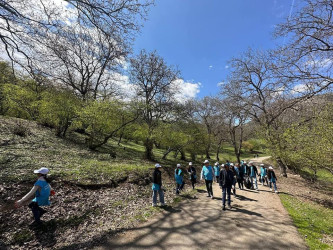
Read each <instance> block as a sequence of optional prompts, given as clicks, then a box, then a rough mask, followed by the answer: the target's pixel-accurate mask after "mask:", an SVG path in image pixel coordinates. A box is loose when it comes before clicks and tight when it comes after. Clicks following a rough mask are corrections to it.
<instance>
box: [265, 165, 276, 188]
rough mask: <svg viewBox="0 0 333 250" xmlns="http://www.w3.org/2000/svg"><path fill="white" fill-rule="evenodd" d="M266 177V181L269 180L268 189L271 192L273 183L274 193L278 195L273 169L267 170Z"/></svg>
mask: <svg viewBox="0 0 333 250" xmlns="http://www.w3.org/2000/svg"><path fill="white" fill-rule="evenodd" d="M267 177H268V180H269V188H270V190H271V191H272V183H273V185H274V191H275V193H278V191H277V187H276V181H277V178H276V175H275V172H274V169H273V167H272V166H270V167H269V168H268V171H267Z"/></svg>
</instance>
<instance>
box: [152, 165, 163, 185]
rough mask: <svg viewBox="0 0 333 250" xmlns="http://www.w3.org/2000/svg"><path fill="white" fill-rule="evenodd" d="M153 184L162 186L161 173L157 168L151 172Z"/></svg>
mask: <svg viewBox="0 0 333 250" xmlns="http://www.w3.org/2000/svg"><path fill="white" fill-rule="evenodd" d="M153 183H155V184H158V185H160V186H162V173H161V171H160V170H159V169H158V168H155V170H154V172H153Z"/></svg>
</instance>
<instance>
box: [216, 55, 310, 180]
mask: <svg viewBox="0 0 333 250" xmlns="http://www.w3.org/2000/svg"><path fill="white" fill-rule="evenodd" d="M231 65H232V71H231V74H230V75H229V78H228V80H227V81H226V83H225V84H224V85H223V86H222V93H223V94H224V95H225V96H227V97H229V98H231V99H232V100H234V101H236V102H238V103H240V104H242V105H244V107H246V109H247V110H248V112H249V115H250V116H251V118H252V119H254V120H255V121H256V122H257V123H259V124H260V125H261V126H262V128H263V129H264V131H265V135H266V139H267V141H268V142H269V144H270V149H271V152H272V154H273V156H274V157H275V158H276V160H277V162H278V164H279V166H280V170H281V173H282V174H283V175H284V176H286V175H287V174H286V164H285V163H284V162H283V157H282V151H283V148H282V147H283V144H282V143H281V130H280V120H279V117H280V116H281V115H282V114H283V113H284V112H286V111H287V110H289V109H292V108H293V107H295V105H297V104H298V103H300V102H302V101H304V100H307V99H308V98H310V97H312V96H313V95H314V94H315V93H316V92H315V91H312V92H302V93H301V94H300V93H296V92H295V85H294V81H293V79H292V78H285V77H280V74H279V73H280V72H279V70H280V69H281V67H279V64H278V62H277V61H274V60H272V56H271V54H270V52H261V51H253V50H249V51H247V52H246V53H244V55H243V56H242V57H239V58H234V59H233V60H232V61H231ZM277 69H278V70H277Z"/></svg>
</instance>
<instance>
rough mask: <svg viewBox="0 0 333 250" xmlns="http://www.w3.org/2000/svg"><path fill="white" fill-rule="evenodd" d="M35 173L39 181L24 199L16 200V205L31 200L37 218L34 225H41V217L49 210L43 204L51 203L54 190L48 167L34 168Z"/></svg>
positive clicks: (31, 207)
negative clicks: (50, 181)
mask: <svg viewBox="0 0 333 250" xmlns="http://www.w3.org/2000/svg"><path fill="white" fill-rule="evenodd" d="M34 173H35V174H37V178H38V179H37V181H36V182H35V184H34V186H33V188H32V189H31V190H30V192H29V193H27V194H26V195H25V196H24V197H23V198H22V199H20V200H18V201H16V202H15V207H16V208H19V207H21V206H22V205H24V204H25V203H26V202H28V201H30V203H29V208H30V209H31V211H32V214H33V216H34V219H35V221H34V223H33V225H39V224H40V223H41V220H40V218H41V217H42V215H43V214H45V213H46V212H47V211H46V210H45V209H43V208H41V206H49V205H50V195H51V193H52V195H53V194H54V191H53V190H52V188H51V186H50V184H49V180H48V178H47V174H48V173H49V169H48V168H45V167H43V168H40V169H38V170H34ZM33 196H35V198H33V199H32V200H31V198H32V197H33Z"/></svg>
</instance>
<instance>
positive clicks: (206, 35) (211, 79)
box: [134, 0, 298, 98]
mask: <svg viewBox="0 0 333 250" xmlns="http://www.w3.org/2000/svg"><path fill="white" fill-rule="evenodd" d="M292 2H293V0H156V3H155V6H154V7H152V8H151V10H150V12H149V15H148V20H147V21H146V22H145V23H144V27H143V29H142V31H141V33H140V34H138V35H137V38H136V40H135V43H134V53H138V51H140V50H141V49H146V50H148V51H151V50H157V52H158V53H159V55H161V56H162V57H164V58H165V60H166V61H167V62H168V63H169V64H173V65H177V66H178V68H179V69H180V71H181V73H182V77H183V79H184V80H185V83H186V82H187V83H193V84H192V85H191V84H187V85H184V88H185V89H190V88H192V92H193V91H194V90H193V88H197V87H198V83H200V84H201V85H200V86H199V87H198V90H200V92H199V93H197V95H196V97H199V98H200V97H203V96H206V95H215V94H217V93H218V91H219V88H218V87H217V84H218V83H219V82H221V81H222V80H224V79H225V77H226V76H227V74H228V70H229V69H228V60H230V59H231V58H232V57H233V56H237V55H239V54H241V53H242V52H243V51H245V50H246V49H247V48H249V47H252V48H262V49H266V48H273V47H274V46H275V45H276V44H277V43H279V42H282V40H281V39H280V40H279V41H278V40H274V39H273V37H272V32H273V30H274V25H276V24H278V23H280V22H282V21H283V20H284V19H285V18H287V17H288V15H289V13H290V10H291V6H292ZM294 2H295V4H297V2H298V1H297V0H296V1H294ZM195 84H197V85H195ZM195 92H196V91H195ZM190 95H191V93H190Z"/></svg>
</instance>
